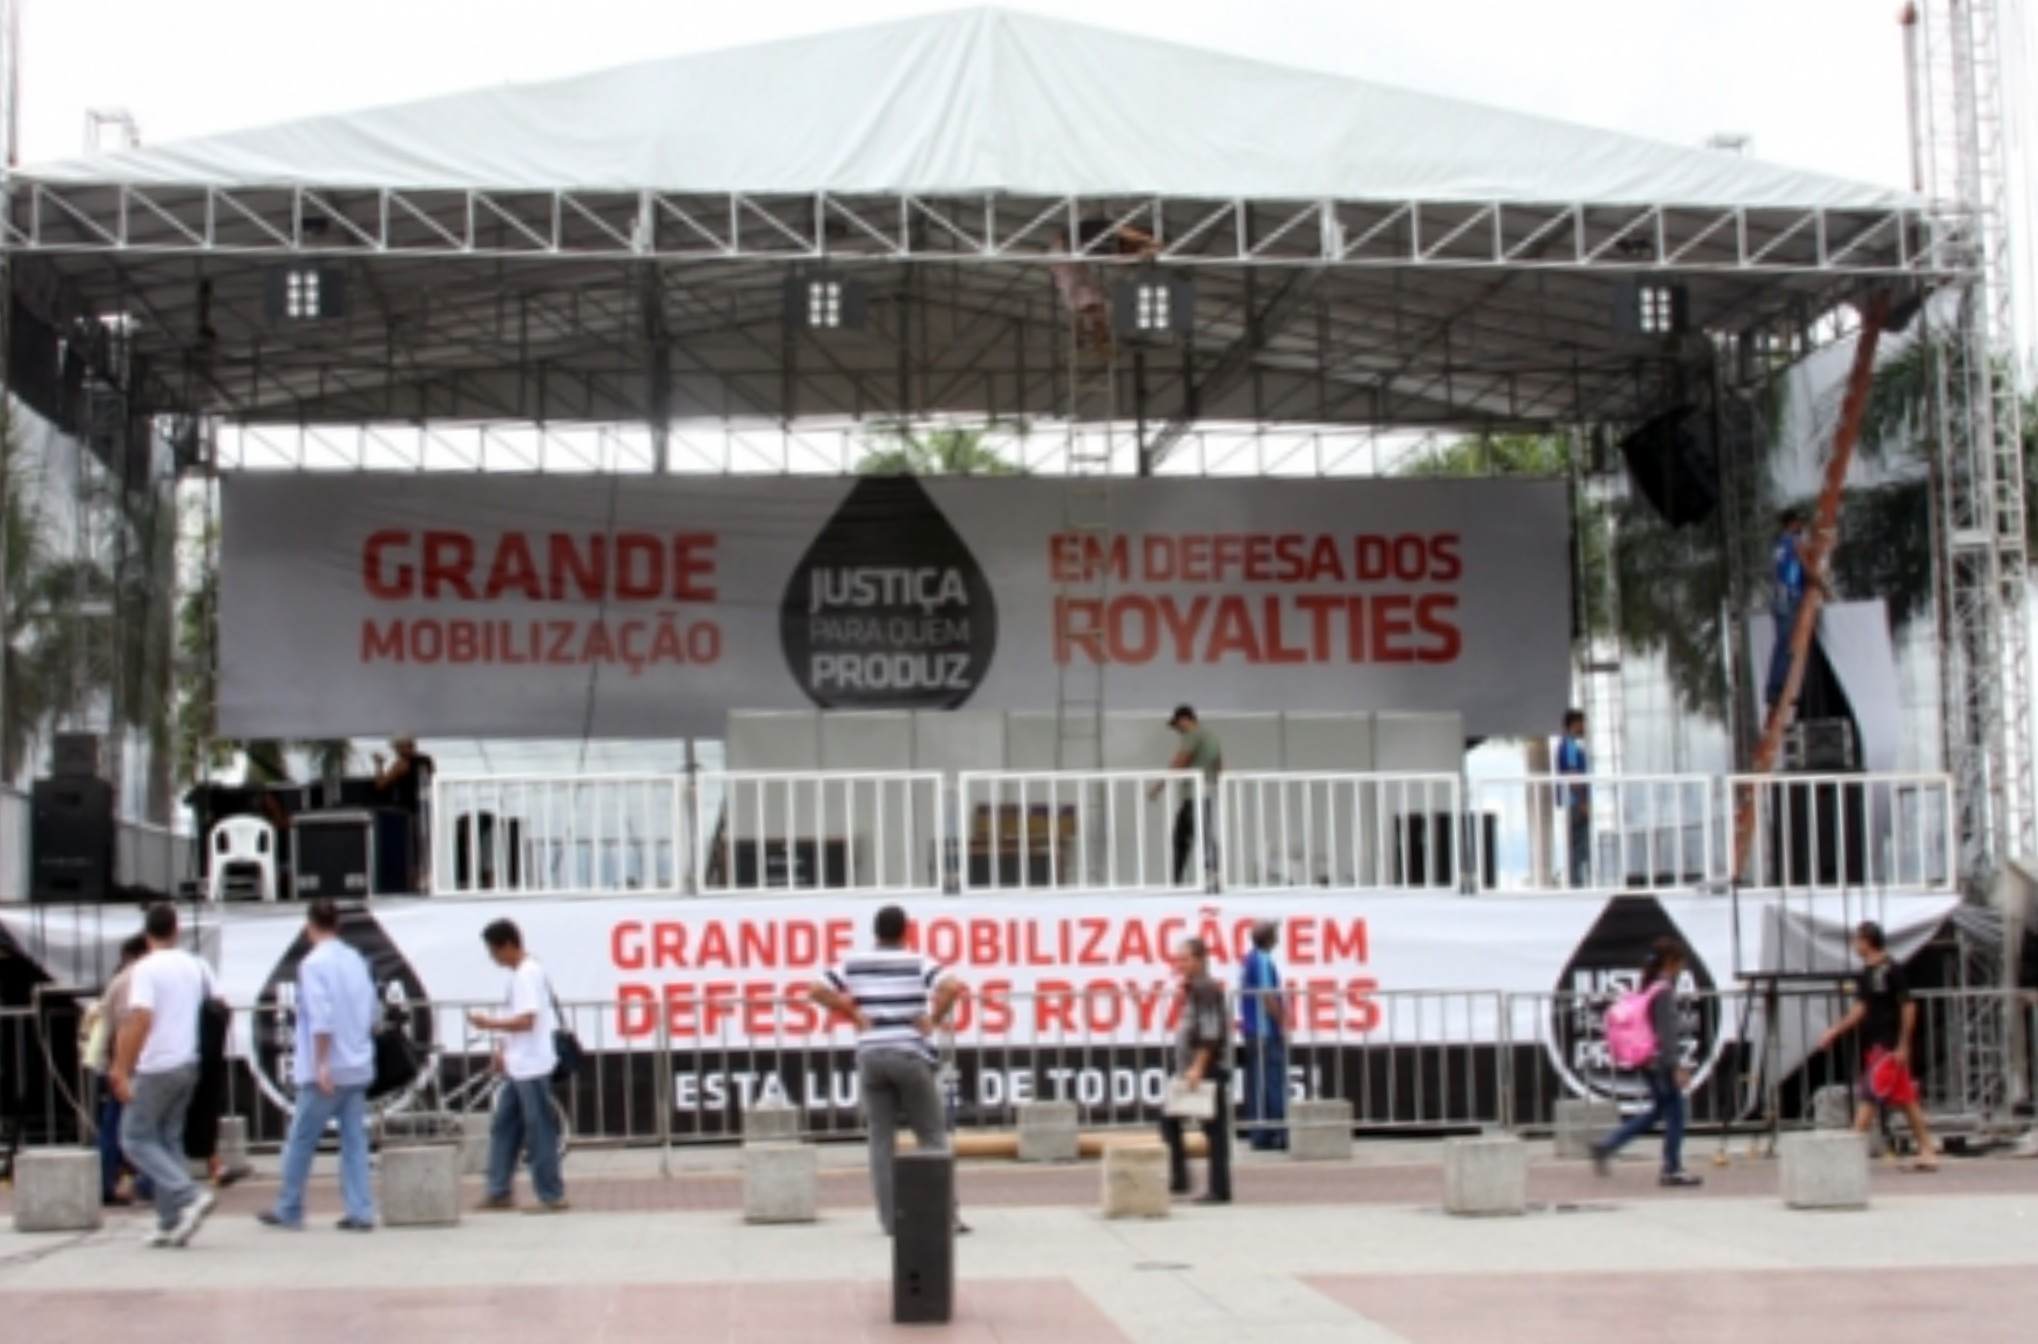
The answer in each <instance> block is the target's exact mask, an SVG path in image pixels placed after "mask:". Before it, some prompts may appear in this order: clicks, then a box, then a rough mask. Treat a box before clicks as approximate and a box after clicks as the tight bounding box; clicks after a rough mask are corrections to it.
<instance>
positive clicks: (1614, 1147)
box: [1592, 938, 1704, 1186]
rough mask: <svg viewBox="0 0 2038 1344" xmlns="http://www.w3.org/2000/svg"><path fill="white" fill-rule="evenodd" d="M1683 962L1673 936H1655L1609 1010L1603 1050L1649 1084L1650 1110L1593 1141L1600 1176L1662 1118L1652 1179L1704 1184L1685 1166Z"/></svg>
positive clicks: (1686, 1081) (1669, 1183) (1665, 1182)
mask: <svg viewBox="0 0 2038 1344" xmlns="http://www.w3.org/2000/svg"><path fill="white" fill-rule="evenodd" d="M1684 962H1685V956H1684V948H1683V947H1682V946H1680V945H1679V944H1678V942H1677V940H1676V939H1674V938H1658V939H1657V940H1656V943H1655V946H1653V947H1652V948H1651V949H1650V950H1649V959H1648V961H1647V962H1646V963H1644V964H1643V966H1642V983H1641V985H1640V986H1639V987H1638V988H1637V989H1636V990H1635V991H1634V992H1633V993H1631V994H1627V995H1625V996H1623V997H1622V999H1621V1001H1620V1002H1619V1003H1616V1004H1615V1005H1614V1006H1613V1007H1612V1008H1611V1009H1610V1010H1609V1011H1608V1012H1607V1015H1606V1048H1607V1053H1608V1054H1609V1055H1611V1056H1612V1057H1613V1062H1614V1065H1615V1066H1616V1067H1618V1068H1623V1069H1638V1070H1640V1071H1641V1074H1642V1080H1643V1082H1645V1083H1646V1084H1648V1088H1649V1109H1647V1110H1646V1111H1639V1112H1637V1113H1636V1114H1634V1115H1632V1116H1629V1117H1628V1120H1627V1123H1626V1124H1624V1125H1622V1126H1621V1127H1620V1128H1619V1129H1617V1130H1615V1131H1614V1132H1613V1133H1611V1134H1609V1135H1607V1136H1606V1137H1605V1138H1603V1139H1601V1140H1600V1141H1599V1142H1598V1143H1595V1144H1593V1145H1592V1169H1593V1170H1594V1171H1595V1172H1597V1173H1598V1174H1599V1175H1601V1176H1605V1175H1607V1174H1609V1171H1610V1167H1609V1164H1610V1163H1611V1162H1612V1160H1613V1155H1614V1154H1615V1153H1617V1152H1619V1151H1620V1150H1621V1149H1622V1148H1624V1147H1626V1146H1627V1145H1628V1144H1629V1143H1630V1142H1632V1141H1633V1140H1634V1139H1635V1138H1636V1137H1637V1136H1638V1135H1640V1134H1641V1133H1642V1131H1644V1130H1646V1129H1648V1128H1649V1126H1651V1125H1653V1124H1655V1123H1656V1122H1657V1121H1659V1120H1660V1121H1661V1122H1662V1124H1663V1170H1662V1174H1661V1175H1660V1176H1658V1177H1657V1178H1656V1183H1657V1184H1658V1185H1666V1186H1692V1185H1703V1184H1704V1181H1703V1180H1702V1179H1701V1178H1699V1177H1698V1176H1695V1175H1693V1174H1692V1173H1690V1172H1688V1171H1686V1170H1685V1169H1684V1089H1685V1088H1687V1087H1689V1086H1691V1071H1690V1070H1689V1069H1687V1068H1685V1067H1684V1062H1683V1060H1682V1058H1681V1057H1680V1048H1681V1047H1680V1042H1679V1033H1678V1030H1677V979H1678V977H1679V976H1681V975H1683V974H1684Z"/></svg>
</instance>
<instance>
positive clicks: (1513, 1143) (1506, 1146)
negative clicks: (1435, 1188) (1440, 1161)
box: [1444, 1134, 1528, 1218]
mask: <svg viewBox="0 0 2038 1344" xmlns="http://www.w3.org/2000/svg"><path fill="white" fill-rule="evenodd" d="M1444 1212H1445V1213H1449V1214H1455V1215H1458V1216H1460V1217H1468V1218H1491V1217H1506V1216H1509V1215H1514V1214H1523V1213H1527V1212H1528V1145H1527V1144H1525V1143H1523V1142H1522V1141H1521V1140H1520V1139H1518V1138H1516V1137H1515V1136H1514V1135H1512V1134H1482V1135H1480V1136H1478V1137H1477V1138H1461V1139H1446V1140H1445V1141H1444Z"/></svg>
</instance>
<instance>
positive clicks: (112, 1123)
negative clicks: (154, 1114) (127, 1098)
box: [99, 1073, 127, 1203]
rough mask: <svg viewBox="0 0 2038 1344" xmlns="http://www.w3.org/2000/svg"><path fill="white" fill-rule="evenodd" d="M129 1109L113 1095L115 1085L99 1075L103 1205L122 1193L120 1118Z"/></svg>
mask: <svg viewBox="0 0 2038 1344" xmlns="http://www.w3.org/2000/svg"><path fill="white" fill-rule="evenodd" d="M126 1109H127V1108H126V1107H125V1106H123V1105H121V1103H120V1098H119V1097H116V1096H114V1095H113V1084H112V1083H110V1082H108V1081H107V1080H106V1075H105V1074H103V1073H102V1074H100V1075H99V1199H100V1201H101V1202H102V1203H104V1202H105V1201H107V1200H110V1199H112V1198H113V1197H114V1196H115V1195H117V1194H119V1193H120V1164H121V1163H122V1162H123V1161H124V1160H125V1159H124V1158H123V1157H122V1156H121V1152H120V1116H121V1113H122V1112H123V1111H125V1110H126Z"/></svg>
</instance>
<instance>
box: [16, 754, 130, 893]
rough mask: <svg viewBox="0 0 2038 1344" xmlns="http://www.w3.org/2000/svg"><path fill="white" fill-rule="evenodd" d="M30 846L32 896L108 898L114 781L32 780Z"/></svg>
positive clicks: (111, 873) (110, 880) (111, 857)
mask: <svg viewBox="0 0 2038 1344" xmlns="http://www.w3.org/2000/svg"><path fill="white" fill-rule="evenodd" d="M28 847H29V852H30V854H31V856H32V857H31V860H30V862H31V864H32V865H33V867H32V876H31V878H30V881H29V896H30V898H31V899H33V900H37V901H104V900H108V899H110V898H111V897H112V896H113V786H112V785H111V784H109V783H107V782H106V781H105V780H103V779H38V780H37V781H35V784H34V786H33V787H32V788H31V790H30V792H29V837H28Z"/></svg>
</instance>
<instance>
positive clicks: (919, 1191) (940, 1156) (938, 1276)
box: [892, 1153, 955, 1325]
mask: <svg viewBox="0 0 2038 1344" xmlns="http://www.w3.org/2000/svg"><path fill="white" fill-rule="evenodd" d="M954 1315H955V1157H954V1155H953V1154H951V1153H900V1154H899V1155H898V1156H897V1157H896V1158H895V1159H893V1165H892V1320H893V1321H894V1322H895V1323H896V1324H899V1325H940V1324H944V1323H946V1322H947V1321H948V1320H949V1319H950V1318H951V1317H953V1316H954Z"/></svg>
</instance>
